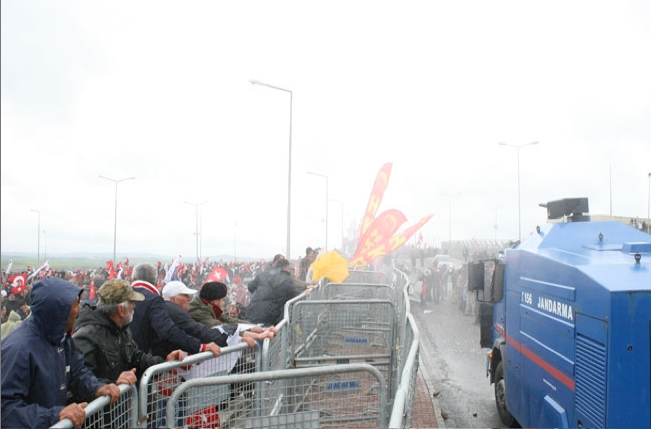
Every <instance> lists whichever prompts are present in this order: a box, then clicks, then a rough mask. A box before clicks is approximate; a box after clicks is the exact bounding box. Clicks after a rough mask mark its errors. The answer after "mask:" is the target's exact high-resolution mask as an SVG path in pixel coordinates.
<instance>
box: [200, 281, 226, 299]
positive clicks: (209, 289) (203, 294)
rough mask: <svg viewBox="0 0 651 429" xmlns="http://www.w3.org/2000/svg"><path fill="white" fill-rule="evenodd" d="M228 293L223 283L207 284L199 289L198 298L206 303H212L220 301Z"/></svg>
mask: <svg viewBox="0 0 651 429" xmlns="http://www.w3.org/2000/svg"><path fill="white" fill-rule="evenodd" d="M227 293H228V288H227V287H226V285H225V284H224V283H221V282H208V283H206V284H204V285H203V286H202V287H201V291H199V297H200V298H203V299H205V300H206V301H214V300H216V299H222V298H224V297H225V296H226V294H227Z"/></svg>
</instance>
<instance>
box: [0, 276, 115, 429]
mask: <svg viewBox="0 0 651 429" xmlns="http://www.w3.org/2000/svg"><path fill="white" fill-rule="evenodd" d="M80 294H81V289H79V288H78V287H77V286H75V285H73V284H72V283H69V282H67V281H65V280H63V279H61V278H57V277H46V278H45V279H43V280H41V281H38V282H37V283H36V284H34V288H33V290H32V316H31V317H29V318H28V319H26V320H25V321H24V322H23V323H21V324H20V326H19V327H17V328H16V329H15V330H14V331H13V332H12V333H11V334H9V335H7V337H6V338H4V339H3V340H2V352H1V355H2V363H1V366H2V423H1V426H2V427H3V428H16V427H21V428H42V427H50V426H52V425H54V424H55V423H57V422H58V421H60V420H62V419H65V418H67V419H70V420H71V421H72V423H73V424H74V425H75V426H81V425H82V424H83V423H84V420H85V418H86V411H85V408H86V405H87V402H88V401H92V400H93V399H95V398H98V397H100V396H107V395H108V396H110V397H111V402H112V403H115V401H117V399H118V398H119V396H120V389H118V387H117V386H116V385H115V384H104V383H102V382H100V381H99V380H98V379H97V377H95V376H94V375H93V373H92V372H91V371H90V370H89V369H88V368H86V366H85V365H84V359H83V357H82V356H81V354H80V353H79V351H78V350H77V347H76V346H75V344H74V342H73V340H72V338H70V332H71V331H72V327H73V324H74V321H75V318H76V317H77V314H78V313H79V309H80V308H79V295H80ZM68 393H72V394H73V395H74V396H75V397H76V398H79V400H81V401H84V402H79V403H68Z"/></svg>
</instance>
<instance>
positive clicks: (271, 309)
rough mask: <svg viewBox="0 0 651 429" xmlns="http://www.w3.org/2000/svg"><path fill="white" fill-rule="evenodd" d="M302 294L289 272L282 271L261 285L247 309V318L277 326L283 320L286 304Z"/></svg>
mask: <svg viewBox="0 0 651 429" xmlns="http://www.w3.org/2000/svg"><path fill="white" fill-rule="evenodd" d="M300 294H301V290H300V289H299V288H298V287H297V286H296V285H295V284H294V281H293V280H292V277H291V276H290V274H289V272H287V271H285V270H280V271H278V272H277V273H276V274H275V275H273V276H272V277H271V278H269V280H268V281H267V282H261V283H260V285H259V286H258V288H257V290H256V291H255V293H254V294H253V297H251V301H249V306H248V307H247V308H246V318H247V319H248V320H250V321H251V322H253V323H263V324H265V325H276V324H278V323H280V321H282V320H283V316H284V308H285V303H286V302H287V301H289V300H290V299H292V298H294V297H296V296H298V295H300Z"/></svg>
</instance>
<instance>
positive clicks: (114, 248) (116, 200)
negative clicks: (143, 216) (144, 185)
mask: <svg viewBox="0 0 651 429" xmlns="http://www.w3.org/2000/svg"><path fill="white" fill-rule="evenodd" d="M99 177H101V178H102V179H106V180H110V181H111V182H113V183H115V213H114V215H113V262H116V256H115V255H116V248H117V242H118V241H117V240H118V239H117V237H118V235H117V232H118V183H120V182H124V181H125V180H133V179H135V177H126V178H124V179H119V180H116V179H111V178H110V177H106V176H102V175H100V176H99Z"/></svg>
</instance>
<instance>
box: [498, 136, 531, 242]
mask: <svg viewBox="0 0 651 429" xmlns="http://www.w3.org/2000/svg"><path fill="white" fill-rule="evenodd" d="M497 144H498V145H500V146H510V147H514V148H515V149H516V152H517V156H518V241H522V211H521V208H520V148H521V147H525V146H530V145H534V144H538V142H537V141H534V142H529V143H524V144H521V145H512V144H508V143H504V142H499V143H497Z"/></svg>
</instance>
